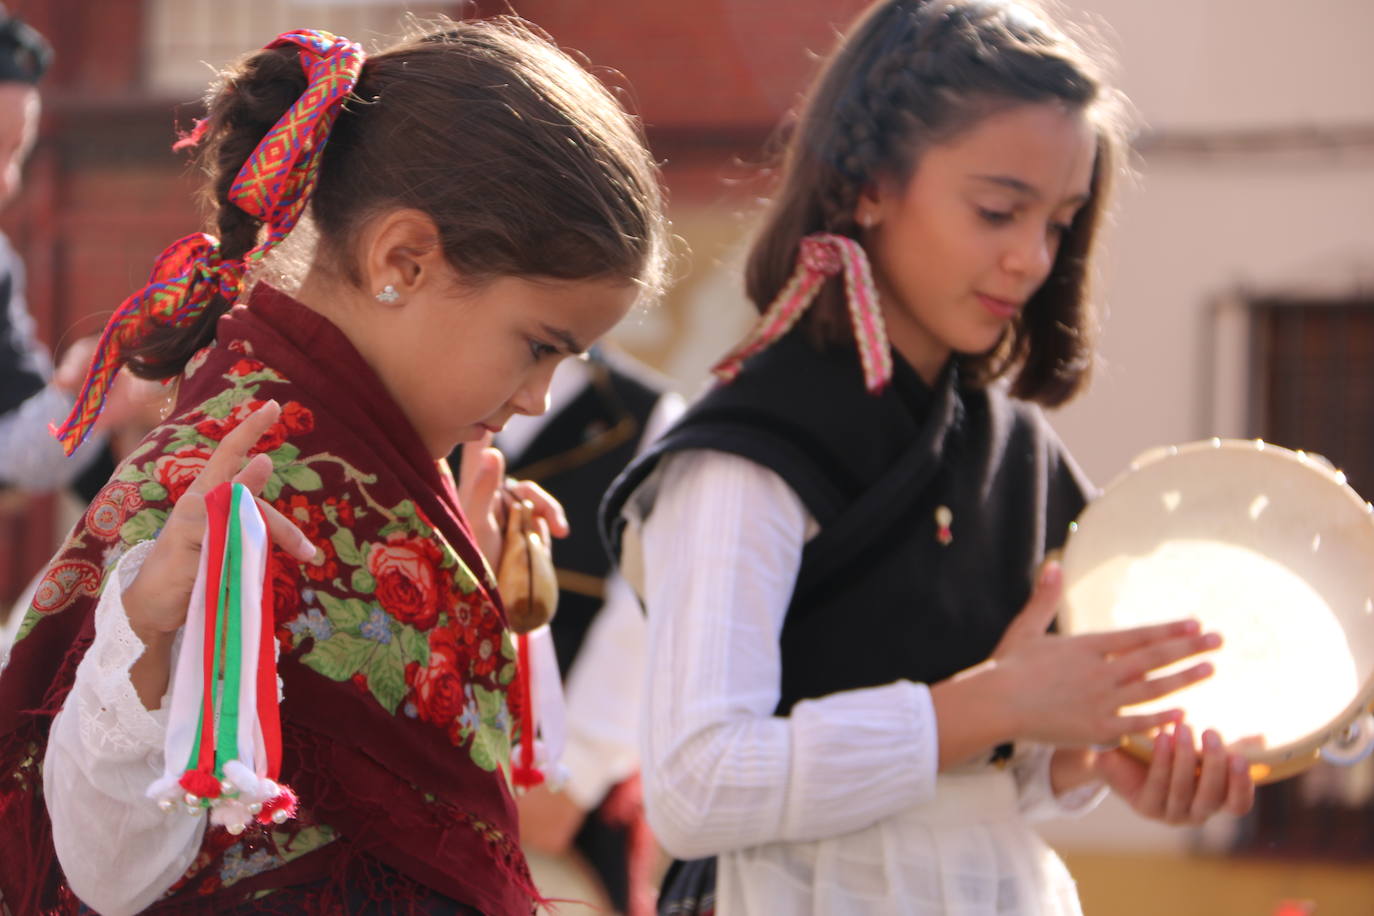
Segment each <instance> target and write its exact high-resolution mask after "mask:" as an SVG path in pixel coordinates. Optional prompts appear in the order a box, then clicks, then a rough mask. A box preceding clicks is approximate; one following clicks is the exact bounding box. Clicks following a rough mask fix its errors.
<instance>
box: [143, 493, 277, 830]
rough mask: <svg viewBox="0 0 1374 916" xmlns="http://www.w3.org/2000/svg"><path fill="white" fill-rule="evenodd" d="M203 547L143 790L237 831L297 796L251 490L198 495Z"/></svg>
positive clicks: (267, 554)
mask: <svg viewBox="0 0 1374 916" xmlns="http://www.w3.org/2000/svg"><path fill="white" fill-rule="evenodd" d="M205 509H206V531H205V548H204V549H203V550H202V551H201V562H200V569H199V570H198V572H197V574H196V584H195V588H194V590H193V591H192V594H191V605H190V608H189V609H188V612H187V616H186V626H185V629H184V631H183V635H182V643H181V651H180V653H179V654H178V657H177V665H176V671H175V672H174V675H173V680H172V692H171V698H170V701H169V711H168V725H167V736H166V743H165V745H164V752H165V753H164V757H165V763H164V769H163V774H162V777H161V778H159V779H158V780H157V781H156V782H154V783H153V784H152V786H150V787H149V789H148V797H149V798H152V799H154V800H156V801H157V802H158V804H159V805H160V806H161V807H162V808H163V809H164V810H168V811H170V810H174V809H175V808H176V807H177V806H178V805H184V806H185V809H186V811H187V812H188V813H190V814H200V813H202V812H204V811H206V810H208V811H209V812H210V820H211V823H213V824H216V825H219V826H222V827H224V828H226V829H227V830H228V831H229V832H230V833H234V834H238V833H242V832H243V831H244V829H246V828H247V826H248V825H249V824H250V823H252V822H253V821H254V820H256V821H258V822H259V823H262V824H270V823H277V824H281V823H284V822H285V821H286V820H288V819H289V818H290V817H292V816H294V814H295V810H296V797H295V795H294V794H293V793H292V792H291V790H290V789H289V788H287V787H286V786H283V785H281V784H280V783H279V782H278V781H277V780H278V778H279V776H280V771H281V718H280V712H279V708H278V691H277V661H276V641H275V640H274V639H273V636H272V620H273V614H272V585H271V577H270V576H269V575H268V573H269V569H268V565H269V563H270V561H271V545H270V542H269V539H268V535H267V525H266V523H265V522H264V520H263V517H262V513H261V512H260V511H259V509H258V505H257V502H256V500H254V499H253V495H252V494H251V493H249V492H248V490H247V489H246V488H245V487H244V486H243V485H242V484H233V485H230V484H228V483H225V484H221V485H220V486H218V487H216V488H215V489H214V490H212V491H210V493H209V494H207V495H206V497H205Z"/></svg>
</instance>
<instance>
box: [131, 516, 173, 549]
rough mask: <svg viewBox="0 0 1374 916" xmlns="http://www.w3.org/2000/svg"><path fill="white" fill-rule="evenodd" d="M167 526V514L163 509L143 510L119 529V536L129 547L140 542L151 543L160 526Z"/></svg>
mask: <svg viewBox="0 0 1374 916" xmlns="http://www.w3.org/2000/svg"><path fill="white" fill-rule="evenodd" d="M165 524H167V512H166V511H165V510H163V509H144V510H143V511H142V512H138V513H135V514H134V516H133V517H132V518H130V519H129V520H128V521H126V522H125V523H124V524H123V525H121V526H120V528H119V536H120V537H121V538H123V540H124V543H126V544H129V545H131V546H132V545H134V544H137V543H139V542H141V541H151V540H152V539H153V538H155V537H157V533H158V532H159V531H161V530H162V526H163V525H165Z"/></svg>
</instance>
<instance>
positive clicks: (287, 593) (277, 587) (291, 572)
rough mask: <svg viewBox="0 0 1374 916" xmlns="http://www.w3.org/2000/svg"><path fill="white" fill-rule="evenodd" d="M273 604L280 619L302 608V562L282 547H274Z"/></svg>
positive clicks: (272, 569) (272, 570)
mask: <svg viewBox="0 0 1374 916" xmlns="http://www.w3.org/2000/svg"><path fill="white" fill-rule="evenodd" d="M272 558H273V561H272V564H271V566H270V567H269V568H270V570H271V572H272V606H273V609H274V613H275V614H276V616H277V619H278V620H288V619H290V618H291V617H294V616H295V615H296V614H297V613H299V612H300V609H301V566H300V562H299V561H298V560H296V559H295V558H294V557H292V556H290V555H289V554H287V553H286V552H285V551H284V550H282V549H281V548H280V547H273V548H272Z"/></svg>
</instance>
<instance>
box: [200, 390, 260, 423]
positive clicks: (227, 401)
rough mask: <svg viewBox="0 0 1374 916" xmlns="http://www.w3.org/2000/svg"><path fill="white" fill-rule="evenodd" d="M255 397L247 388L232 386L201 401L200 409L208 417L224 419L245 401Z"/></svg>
mask: <svg viewBox="0 0 1374 916" xmlns="http://www.w3.org/2000/svg"><path fill="white" fill-rule="evenodd" d="M252 399H253V392H252V391H250V390H248V389H246V388H231V389H230V390H228V391H221V392H220V393H219V394H217V395H215V396H214V397H212V398H209V399H207V400H205V401H204V402H202V403H201V405H200V409H201V411H202V412H203V413H204V414H205V415H206V416H207V417H213V418H214V419H216V420H223V419H224V418H225V417H227V416H229V415H230V414H231V413H233V412H234V408H235V407H238V406H239V405H240V404H242V403H244V402H245V401H251V400H252Z"/></svg>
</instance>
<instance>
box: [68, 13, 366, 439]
mask: <svg viewBox="0 0 1374 916" xmlns="http://www.w3.org/2000/svg"><path fill="white" fill-rule="evenodd" d="M288 44H294V45H296V46H297V47H299V48H300V60H301V66H302V67H303V68H304V70H305V74H306V78H307V81H308V82H307V85H306V88H305V91H304V92H303V93H302V94H301V96H300V98H298V99H297V100H296V101H295V103H293V104H292V106H291V108H290V109H288V110H287V112H286V114H284V115H282V117H281V119H280V120H279V121H277V123H276V124H275V125H274V126H273V127H272V129H271V130H270V131H268V132H267V134H266V136H264V137H263V138H262V141H261V142H260V143H259V144H258V145H257V147H256V148H255V149H254V150H253V152H252V154H251V155H250V156H249V157H248V159H247V161H246V162H245V163H244V165H243V168H242V169H240V171H239V173H238V175H237V176H236V177H235V179H234V183H233V185H232V186H231V187H230V189H229V199H230V201H232V202H233V203H234V204H236V205H237V206H238V207H239V208H240V209H242V210H243V211H244V212H246V213H250V214H252V215H253V216H256V217H258V218H259V219H261V220H262V221H263V222H264V223H265V224H266V227H267V235H266V236H265V237H264V238H263V240H262V241H261V242H260V243H259V244H258V245H257V246H256V247H254V248H253V249H252V250H251V251H249V252H248V253H247V254H245V255H244V256H243V257H242V258H241V259H235V260H230V261H221V260H220V256H219V243H218V242H217V241H216V240H215V239H214V238H212V237H210V236H208V235H203V234H201V233H196V234H194V235H188V236H186V237H185V238H183V239H180V240H179V241H177V242H174V243H173V244H172V246H171V247H170V248H168V249H167V250H166V251H164V252H163V253H162V255H161V256H160V257H159V258H158V260H157V263H156V264H155V265H154V266H153V273H152V276H151V277H149V279H148V283H147V285H146V286H144V287H143V288H142V289H140V290H138V291H137V292H135V293H134V294H133V295H132V296H130V297H129V298H128V299H125V300H124V302H123V304H121V305H120V306H119V308H117V309H116V310H115V313H114V314H113V315H112V316H110V320H109V323H108V324H106V326H105V330H104V332H103V333H102V334H101V335H100V344H99V346H97V348H96V352H95V356H94V357H93V358H92V359H91V366H90V369H88V370H87V372H86V380H85V382H84V383H83V384H82V386H81V392H80V393H79V394H78V395H77V398H76V404H75V406H73V407H72V412H71V414H70V415H69V416H68V417H67V419H66V420H65V421H64V422H63V423H62V425H61V426H60V427H57V428H55V429H53V435H55V436H56V437H57V438H58V440H59V441H60V442H61V443H62V447H63V449H64V450H65V451H66V452H67V454H69V455H70V454H71V453H72V452H74V451H76V449H77V447H78V446H79V445H80V444H81V443H82V442H83V441H84V440H85V438H86V436H87V435H89V434H90V431H91V429H92V427H93V426H94V425H95V421H96V418H97V417H99V416H100V411H101V410H102V409H103V408H104V406H105V398H106V396H107V395H108V393H109V389H110V385H111V383H113V381H114V377H115V373H117V372H118V371H119V369H120V367H121V366H123V365H124V362H125V357H124V354H125V352H126V351H127V350H128V348H129V347H130V346H131V345H133V344H134V343H136V342H137V341H139V340H141V339H143V338H144V337H145V336H146V335H147V333H148V331H149V330H150V329H151V328H153V327H156V326H171V327H184V326H186V325H188V324H190V323H191V322H193V321H195V320H196V319H197V318H198V317H200V315H201V314H202V313H203V312H204V311H205V308H206V307H207V306H208V305H209V304H210V301H211V300H212V298H213V296H214V293H216V292H218V293H220V294H221V295H222V296H224V298H225V299H226V300H228V301H230V302H233V301H234V300H235V299H237V298H238V295H239V292H240V289H241V287H242V284H243V277H244V274H245V273H246V271H247V270H248V268H249V267H250V266H251V265H253V264H255V263H257V262H259V261H261V260H262V259H263V258H264V257H266V256H267V254H268V252H270V251H271V250H272V249H273V248H274V247H276V245H277V244H278V243H279V242H281V240H282V239H284V238H286V236H287V235H288V234H289V233H290V232H291V230H292V229H293V228H294V227H295V225H296V222H297V221H298V220H299V219H300V215H301V212H302V211H303V210H304V209H305V205H306V203H307V202H308V201H309V199H310V195H311V194H312V193H313V192H314V190H315V182H316V180H317V178H318V176H319V164H320V153H321V152H323V150H324V147H325V143H326V141H328V139H329V131H330V129H331V128H332V127H333V126H334V121H335V120H336V119H337V118H338V114H339V109H340V108H341V107H342V105H343V101H344V99H345V98H346V97H347V96H348V94H349V93H350V92H352V91H353V87H354V85H355V84H356V83H357V81H358V75H359V73H361V72H362V66H363V60H364V59H365V56H364V54H363V50H362V48H361V47H360V46H359V45H357V44H356V43H355V42H351V41H349V40H348V39H346V38H339V37H337V36H334V35H331V34H330V33H328V32H317V31H313V30H307V31H300V32H287V33H286V34H284V35H281V36H279V37H278V38H277V39H276V40H275V41H273V42H272V43H271V44H269V45H268V46H267V47H269V48H276V47H282V46H283V45H288ZM205 129H206V126H205V123H204V122H201V123H199V124H197V126H196V129H195V130H194V131H193V132H192V133H191V134H190V135H189V136H188V137H186V138H184V139H183V140H181V141H179V142H178V143H177V144H176V146H177V148H181V147H185V146H190V145H194V144H195V143H196V142H197V141H198V140H199V139H200V138H201V137H202V136H203V135H204V133H205Z"/></svg>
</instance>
